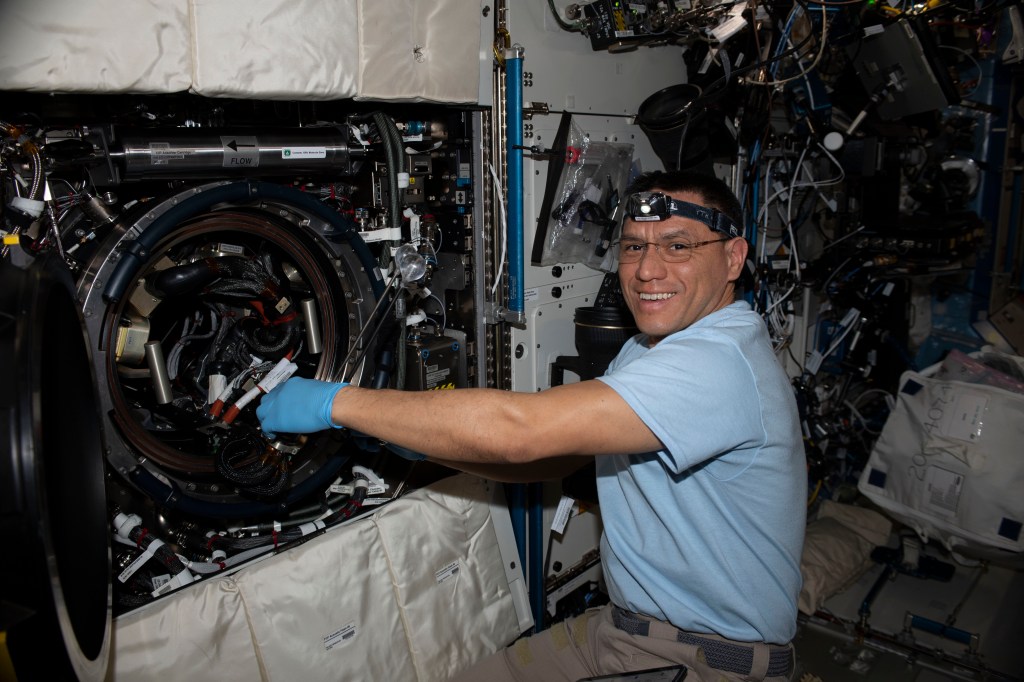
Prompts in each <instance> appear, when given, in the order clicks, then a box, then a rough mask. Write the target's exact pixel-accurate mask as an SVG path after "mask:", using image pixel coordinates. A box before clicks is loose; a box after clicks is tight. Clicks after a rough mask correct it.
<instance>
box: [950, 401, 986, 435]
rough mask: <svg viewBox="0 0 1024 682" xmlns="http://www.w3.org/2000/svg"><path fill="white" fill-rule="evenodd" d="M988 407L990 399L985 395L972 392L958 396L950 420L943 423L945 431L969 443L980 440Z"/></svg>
mask: <svg viewBox="0 0 1024 682" xmlns="http://www.w3.org/2000/svg"><path fill="white" fill-rule="evenodd" d="M986 407H988V399H987V398H985V396H981V395H975V394H971V393H965V394H963V395H959V396H957V398H956V403H955V404H954V405H953V409H952V411H951V413H950V415H949V420H948V421H947V422H946V423H945V424H944V425H943V426H944V427H945V428H944V429H943V433H944V434H945V435H947V436H949V437H950V438H959V439H960V440H965V441H967V442H968V443H976V442H978V440H979V439H980V438H981V428H982V424H983V422H984V419H985V408H986Z"/></svg>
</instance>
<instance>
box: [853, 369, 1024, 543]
mask: <svg viewBox="0 0 1024 682" xmlns="http://www.w3.org/2000/svg"><path fill="white" fill-rule="evenodd" d="M982 353H989V354H991V353H995V351H992V350H990V349H986V350H985V351H982ZM972 355H974V354H972ZM977 355H981V353H979V354H977ZM1002 360H1004V361H1006V360H1008V361H1010V362H1013V363H1015V364H1017V365H1018V366H1021V367H1024V361H1022V359H1021V358H1019V357H1017V356H1005V355H1004V356H1002ZM942 375H946V376H949V374H948V372H945V371H943V367H942V365H941V363H940V364H936V365H933V366H932V367H929V368H928V369H926V370H924V371H923V372H919V373H918V372H905V373H904V374H903V375H902V377H901V378H900V389H899V394H898V396H897V403H896V408H895V409H894V410H893V412H892V413H891V414H890V415H889V419H888V420H887V421H886V424H885V427H884V428H883V430H882V434H881V436H880V437H879V439H878V441H877V443H876V444H875V447H874V450H873V451H872V453H871V457H870V459H869V460H868V464H867V466H866V467H865V468H864V471H863V472H862V474H861V477H860V481H859V483H858V488H859V490H860V491H861V492H862V493H863V494H864V495H866V496H867V497H868V498H869V499H871V500H872V501H873V502H875V503H876V504H877V505H878V506H879V507H881V508H882V509H884V510H885V511H886V512H887V513H888V514H889V515H891V516H892V517H893V518H894V519H896V520H898V521H901V522H903V523H905V524H907V525H908V526H910V527H912V528H914V529H915V530H916V531H917V532H918V534H919V535H921V536H922V538H924V539H928V538H936V539H938V540H940V541H941V542H943V543H944V544H945V545H946V546H947V547H948V548H949V549H951V550H956V551H958V552H959V553H971V552H969V551H966V550H969V549H972V548H981V549H982V550H983V551H984V552H993V553H994V556H995V557H997V558H999V557H1005V558H1013V557H1014V556H1016V555H1017V553H1020V552H1021V551H1022V550H1024V531H1022V523H1024V395H1022V394H1020V393H1016V392H1013V391H1009V390H1005V389H1003V388H999V387H996V386H990V385H985V384H980V383H969V382H966V381H958V380H955V379H950V378H938V377H939V376H942ZM986 556H988V554H986Z"/></svg>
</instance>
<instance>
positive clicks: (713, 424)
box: [258, 173, 807, 682]
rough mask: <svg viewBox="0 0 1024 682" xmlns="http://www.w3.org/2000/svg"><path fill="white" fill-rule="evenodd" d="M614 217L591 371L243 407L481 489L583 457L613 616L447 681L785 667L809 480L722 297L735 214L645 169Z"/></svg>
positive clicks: (754, 320)
mask: <svg viewBox="0 0 1024 682" xmlns="http://www.w3.org/2000/svg"><path fill="white" fill-rule="evenodd" d="M625 208H626V215H625V218H624V222H623V226H622V234H621V239H620V241H619V244H618V247H619V251H618V253H619V279H620V282H621V284H622V291H623V294H624V296H625V299H626V303H627V305H628V307H629V309H630V311H632V313H633V317H634V319H635V320H636V323H637V328H638V329H639V330H640V332H641V333H640V334H638V335H637V336H635V337H633V338H632V339H631V340H629V341H628V342H627V343H626V344H625V346H624V347H623V349H622V351H621V352H620V353H619V355H618V356H617V357H616V358H615V360H614V361H613V362H612V363H611V365H610V366H609V368H608V371H607V372H606V374H605V375H604V376H603V377H601V378H599V379H596V380H591V381H582V382H579V383H576V384H568V385H564V386H558V387H554V388H551V389H548V390H546V391H541V392H539V393H530V394H526V393H510V392H506V391H498V390H491V389H465V390H459V391H437V392H423V393H413V392H403V391H393V390H373V389H363V388H358V387H354V386H347V385H344V384H331V383H323V382H316V381H311V380H306V379H292V380H290V381H288V382H287V383H285V384H284V385H283V386H281V387H279V388H277V389H275V390H274V391H272V392H271V393H270V394H268V395H267V396H266V397H265V398H264V399H263V403H262V404H261V405H260V407H259V410H258V414H259V417H260V419H261V423H262V426H263V429H264V432H265V433H266V434H267V436H268V437H274V434H275V433H276V432H282V431H283V432H291V433H306V432H310V431H316V430H320V429H325V428H332V427H333V428H340V427H341V425H344V426H346V427H349V428H353V429H356V430H358V431H361V432H363V433H367V434H372V435H373V436H376V437H378V438H381V439H382V440H384V441H387V442H389V443H393V444H396V445H398V446H401V447H403V448H409V449H413V450H416V451H417V452H420V453H423V455H422V456H426V457H428V458H430V459H431V460H433V461H436V462H440V463H442V464H446V465H448V466H451V467H453V468H457V469H461V470H464V471H470V472H473V473H478V474H480V475H484V476H489V477H492V478H496V479H498V480H506V481H508V480H541V479H547V478H554V477H558V476H562V475H565V474H567V473H568V472H570V471H572V470H573V469H575V468H578V467H579V466H581V465H582V464H584V463H586V462H587V461H589V460H590V459H591V458H594V457H596V465H597V486H598V499H599V503H600V509H601V517H602V520H603V524H604V535H603V537H602V540H601V560H602V567H603V571H604V579H605V583H606V586H607V588H608V594H609V597H610V599H611V603H610V604H609V605H608V606H607V607H603V608H601V609H596V610H592V611H588V612H587V613H585V614H583V615H582V616H580V617H578V618H574V619H570V620H569V621H566V622H563V623H558V624H555V625H554V626H552V627H551V628H550V629H548V630H546V631H544V632H542V633H540V634H538V635H535V636H533V637H530V638H528V639H523V640H520V641H519V642H517V643H516V644H514V645H513V646H512V647H510V648H508V649H506V650H504V651H501V652H498V653H497V654H496V655H495V656H493V657H491V658H489V659H486V660H485V661H482V662H481V663H479V664H478V665H476V666H474V667H473V668H471V669H470V670H467V671H464V672H463V673H462V674H461V675H460V676H459V677H458V678H457V679H459V680H486V681H487V682H498V681H500V680H520V681H524V682H525V681H527V680H528V681H529V682H538V681H542V680H573V681H575V680H579V679H583V678H586V677H591V676H598V675H608V674H612V673H619V672H627V671H635V670H644V669H650V668H657V667H664V666H670V665H679V664H682V665H685V666H686V668H687V671H688V672H687V677H686V680H687V682H694V681H695V680H696V681H701V680H703V681H706V682H712V681H714V682H718V681H719V680H736V681H738V680H771V681H773V682H774V681H776V680H788V679H791V677H792V676H793V674H794V660H795V659H794V652H793V648H792V645H791V644H790V641H791V639H792V637H793V635H794V634H795V632H796V611H797V609H796V602H797V595H798V593H799V590H800V570H799V568H800V553H801V549H802V545H803V536H804V521H805V511H804V510H805V500H806V492H807V491H806V470H805V463H804V454H803V446H802V441H801V435H800V430H799V425H798V421H797V412H796V404H795V401H794V398H793V394H792V390H791V389H790V386H789V381H788V378H787V377H786V375H785V372H783V370H782V368H781V367H780V365H779V363H778V362H777V361H776V358H775V356H774V354H773V353H772V350H771V344H770V342H769V338H768V333H767V330H766V329H765V327H764V324H763V322H762V320H761V318H760V317H759V316H757V315H756V314H755V313H754V312H752V311H751V309H750V306H749V305H748V304H747V303H745V302H743V301H737V300H736V282H737V280H738V279H739V277H740V274H741V272H742V269H743V265H744V262H745V258H746V254H747V242H746V241H745V240H744V239H743V237H742V231H741V229H740V227H739V226H740V224H741V223H740V221H741V217H740V208H739V204H738V202H737V200H736V197H735V196H734V195H733V194H732V192H731V191H730V190H729V188H728V186H727V185H725V184H724V183H722V182H721V181H719V180H717V179H715V178H711V177H706V176H701V175H694V174H688V173H653V174H647V175H644V176H641V177H640V178H639V179H638V180H637V181H636V182H635V183H634V184H633V186H632V187H631V188H630V190H629V193H628V197H627V200H626V203H625ZM438 627H443V624H440V623H439V624H438Z"/></svg>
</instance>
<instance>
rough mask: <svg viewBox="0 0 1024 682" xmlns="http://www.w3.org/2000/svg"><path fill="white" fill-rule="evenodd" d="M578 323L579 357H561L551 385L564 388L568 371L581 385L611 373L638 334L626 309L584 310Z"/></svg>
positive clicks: (578, 311)
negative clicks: (624, 346) (587, 380)
mask: <svg viewBox="0 0 1024 682" xmlns="http://www.w3.org/2000/svg"><path fill="white" fill-rule="evenodd" d="M573 320H574V322H575V323H576V352H577V353H578V355H575V356H565V355H562V356H559V357H558V358H557V359H556V360H555V362H554V363H553V364H552V365H551V385H552V386H560V385H561V384H562V377H563V373H564V371H565V370H569V371H570V372H573V373H574V374H576V375H578V376H579V378H580V380H581V381H584V380H586V379H595V378H597V377H599V376H601V375H602V374H604V371H605V370H606V369H608V365H609V363H611V361H612V360H614V359H615V356H616V355H618V354H619V350H620V349H621V348H622V344H624V343H626V341H627V340H628V339H629V338H630V337H631V336H633V335H634V334H636V333H637V328H636V323H635V322H634V321H633V315H632V314H630V312H629V311H628V310H626V309H624V308H613V307H596V306H582V307H579V308H577V309H576V313H575V315H574V317H573Z"/></svg>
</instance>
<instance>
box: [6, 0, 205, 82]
mask: <svg viewBox="0 0 1024 682" xmlns="http://www.w3.org/2000/svg"><path fill="white" fill-rule="evenodd" d="M189 41H190V37H189V20H188V0H131V1H130V2H126V1H125V0H88V2H82V1H81V0H3V2H0V89H2V90H28V91H35V92H99V93H111V92H137V93H160V92H180V91H183V90H187V89H188V87H189V86H190V85H191V83H192V65H191V61H190V60H191V58H190V56H189Z"/></svg>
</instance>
